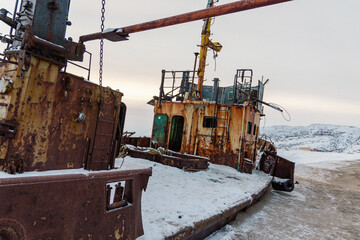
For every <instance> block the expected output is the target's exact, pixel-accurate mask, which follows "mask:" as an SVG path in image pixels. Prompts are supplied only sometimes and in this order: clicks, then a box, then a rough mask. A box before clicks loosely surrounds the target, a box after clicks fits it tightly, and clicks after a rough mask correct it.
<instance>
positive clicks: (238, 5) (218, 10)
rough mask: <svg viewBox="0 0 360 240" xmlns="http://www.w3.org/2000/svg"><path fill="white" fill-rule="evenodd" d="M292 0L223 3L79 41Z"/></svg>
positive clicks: (118, 38) (120, 37)
mask: <svg viewBox="0 0 360 240" xmlns="http://www.w3.org/2000/svg"><path fill="white" fill-rule="evenodd" d="M289 1H292V0H241V1H237V2H233V3H228V4H223V5H220V6H217V7H212V8H206V9H202V10H198V11H194V12H190V13H185V14H180V15H176V16H172V17H168V18H163V19H159V20H154V21H150V22H145V23H141V24H135V25H131V26H128V27H123V28H114V29H111V30H109V31H104V32H97V33H92V34H88V35H83V36H81V37H80V42H86V41H90V40H96V39H102V38H105V39H109V40H111V41H121V40H126V37H127V36H128V34H129V33H135V32H142V31H146V30H150V29H155V28H161V27H167V26H171V25H176V24H181V23H187V22H192V21H196V20H201V19H206V18H210V17H216V16H221V15H225V14H230V13H235V12H240V11H245V10H249V9H253V8H259V7H264V6H268V5H272V4H277V3H283V2H289Z"/></svg>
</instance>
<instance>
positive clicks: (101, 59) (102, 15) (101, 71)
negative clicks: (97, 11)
mask: <svg viewBox="0 0 360 240" xmlns="http://www.w3.org/2000/svg"><path fill="white" fill-rule="evenodd" d="M104 22H105V0H102V8H101V32H103V31H104ZM103 55H104V39H103V38H102V39H101V40H100V63H99V64H100V68H99V85H100V86H102V74H103Z"/></svg>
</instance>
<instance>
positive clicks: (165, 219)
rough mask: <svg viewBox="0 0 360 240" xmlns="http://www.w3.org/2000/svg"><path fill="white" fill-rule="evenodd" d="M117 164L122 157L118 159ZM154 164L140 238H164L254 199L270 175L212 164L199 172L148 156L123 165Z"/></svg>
mask: <svg viewBox="0 0 360 240" xmlns="http://www.w3.org/2000/svg"><path fill="white" fill-rule="evenodd" d="M116 163H117V165H118V166H120V165H121V164H122V159H117V162H116ZM147 167H152V168H153V174H152V176H151V177H150V179H149V183H148V187H147V190H146V192H144V193H143V197H142V216H143V224H144V231H145V235H144V236H142V237H140V238H139V239H142V240H144V239H146V240H149V239H154V240H155V239H156V240H159V239H164V237H165V236H171V235H173V234H175V233H176V232H178V231H179V230H180V229H183V228H185V227H192V226H193V225H194V223H195V222H198V221H201V220H204V219H207V218H209V217H211V216H213V215H216V214H220V213H222V212H223V211H224V210H227V209H228V208H231V207H234V206H236V205H239V204H240V203H242V202H245V201H247V200H250V199H251V195H252V194H257V193H258V192H260V191H261V190H262V189H264V188H265V186H266V185H267V183H268V182H269V181H270V180H271V177H270V176H269V175H267V174H264V173H263V172H259V171H254V173H253V174H251V175H250V174H245V173H239V172H237V171H236V170H235V169H233V168H230V167H227V166H221V165H216V164H210V166H209V169H208V170H205V171H200V172H185V171H183V170H180V169H177V168H173V167H169V166H165V165H162V164H159V163H154V162H151V161H148V160H143V159H137V158H131V157H126V158H125V160H124V163H123V165H122V169H133V168H147Z"/></svg>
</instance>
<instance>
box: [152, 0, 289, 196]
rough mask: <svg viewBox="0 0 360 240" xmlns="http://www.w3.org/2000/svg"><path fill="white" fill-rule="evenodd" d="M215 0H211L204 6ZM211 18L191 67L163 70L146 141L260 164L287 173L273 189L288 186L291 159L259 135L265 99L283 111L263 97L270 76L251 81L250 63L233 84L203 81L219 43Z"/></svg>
mask: <svg viewBox="0 0 360 240" xmlns="http://www.w3.org/2000/svg"><path fill="white" fill-rule="evenodd" d="M215 2H216V1H214V0H209V1H208V4H207V9H211V8H213V7H214V3H215ZM212 21H213V20H212V18H207V19H205V20H204V24H203V27H202V32H201V44H200V45H199V47H200V53H195V64H194V70H193V71H189V70H187V71H173V70H172V71H166V70H162V74H161V83H160V91H159V95H158V96H155V97H154V98H153V99H152V100H151V101H149V102H148V103H149V104H150V105H153V106H154V120H153V128H152V136H151V144H150V145H151V146H152V147H155V148H157V147H162V148H165V149H169V150H171V151H175V152H181V153H184V154H193V155H199V156H202V157H208V158H209V159H210V161H211V162H212V163H215V164H221V165H227V166H230V167H232V168H235V169H237V170H238V171H240V172H245V173H251V172H252V170H253V169H254V168H255V167H256V166H258V168H260V169H261V170H263V171H265V172H267V173H271V174H274V176H276V177H279V178H282V179H287V180H285V181H280V182H282V183H281V186H279V181H276V182H274V183H273V186H274V187H275V188H276V189H282V190H286V191H292V189H293V187H294V182H293V174H294V163H292V162H290V161H288V160H286V159H284V158H281V157H279V156H277V154H276V149H275V147H274V146H273V145H272V144H271V143H270V142H267V141H265V140H263V139H261V138H259V136H260V135H259V134H260V133H259V126H260V119H261V117H262V116H265V115H264V111H263V109H264V105H265V106H268V107H271V108H274V109H276V110H279V111H282V109H280V108H278V107H276V106H274V105H272V104H269V103H266V102H264V101H263V95H264V86H265V84H266V83H267V82H268V79H267V80H266V81H264V79H261V80H258V81H255V80H254V77H253V76H254V74H253V70H252V69H237V70H236V71H235V75H234V80H233V85H231V86H226V87H220V86H219V82H220V79H219V78H214V79H213V85H212V86H209V85H204V84H203V83H204V76H205V67H206V58H207V53H208V51H209V50H211V51H213V52H214V53H216V54H217V53H218V52H220V51H221V49H222V45H221V44H220V43H219V42H212V41H211V39H210V36H211V35H212V33H211V29H210V28H211V25H212ZM215 56H216V55H215ZM198 59H199V66H198V69H197V70H195V69H196V67H197V61H198ZM257 158H258V161H256V160H257Z"/></svg>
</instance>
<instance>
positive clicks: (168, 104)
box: [150, 69, 264, 172]
mask: <svg viewBox="0 0 360 240" xmlns="http://www.w3.org/2000/svg"><path fill="white" fill-rule="evenodd" d="M252 78H253V71H252V70H251V69H239V70H237V72H236V74H235V77H234V84H233V85H232V86H227V87H220V86H219V79H218V78H215V79H214V80H213V81H214V84H213V85H212V86H208V85H203V87H202V98H201V99H200V100H199V99H197V97H196V96H195V90H194V89H196V88H197V85H196V84H194V82H197V79H196V77H195V72H193V71H165V70H163V71H162V80H161V86H160V93H159V96H156V97H154V100H152V101H151V102H150V103H151V104H153V105H154V107H155V114H154V122H153V130H152V145H153V146H154V147H164V148H166V149H170V150H173V151H178V152H181V153H187V154H194V155H200V156H204V157H209V158H210V159H211V161H212V162H213V163H216V164H222V165H228V166H231V167H233V168H236V169H238V170H239V171H245V172H251V169H252V168H253V164H254V162H255V159H256V154H257V153H256V143H257V141H258V135H259V123H260V117H261V116H262V99H263V90H264V84H263V82H262V81H258V84H257V85H256V86H252V85H253V84H252Z"/></svg>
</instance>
